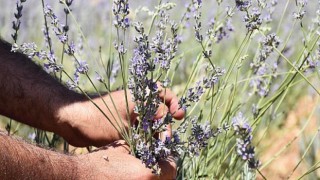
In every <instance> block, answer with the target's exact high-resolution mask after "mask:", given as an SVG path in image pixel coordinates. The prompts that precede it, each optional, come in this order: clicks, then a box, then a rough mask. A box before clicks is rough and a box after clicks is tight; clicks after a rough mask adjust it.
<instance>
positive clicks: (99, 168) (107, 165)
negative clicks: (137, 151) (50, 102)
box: [77, 140, 176, 180]
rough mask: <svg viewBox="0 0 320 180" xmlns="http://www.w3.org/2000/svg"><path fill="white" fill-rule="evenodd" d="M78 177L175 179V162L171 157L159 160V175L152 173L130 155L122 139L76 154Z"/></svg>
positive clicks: (141, 179)
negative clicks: (90, 151) (93, 150)
mask: <svg viewBox="0 0 320 180" xmlns="http://www.w3.org/2000/svg"><path fill="white" fill-rule="evenodd" d="M77 162H78V164H79V166H78V167H79V170H80V172H81V174H80V179H120V180H121V179H132V180H135V179H138V180H144V179H175V177H176V164H175V162H174V160H173V158H172V157H170V158H168V159H167V160H162V161H160V162H159V165H160V168H161V174H160V176H157V175H155V174H153V173H152V170H151V169H148V168H146V167H145V165H144V164H142V162H141V160H139V159H137V158H135V157H134V156H132V155H130V152H129V147H128V146H127V145H126V143H125V142H124V141H123V140H120V141H116V142H114V143H112V144H110V145H108V146H105V147H102V148H100V149H99V150H98V151H95V152H92V153H89V154H86V155H80V156H78V161H77Z"/></svg>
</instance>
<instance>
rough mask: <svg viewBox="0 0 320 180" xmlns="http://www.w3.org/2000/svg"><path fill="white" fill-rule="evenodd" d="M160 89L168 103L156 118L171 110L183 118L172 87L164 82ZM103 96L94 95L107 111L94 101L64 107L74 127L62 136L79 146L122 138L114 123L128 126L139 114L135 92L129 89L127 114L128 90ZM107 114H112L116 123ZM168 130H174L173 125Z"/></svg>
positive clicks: (96, 100) (99, 143) (66, 119)
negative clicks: (132, 92) (135, 111)
mask: <svg viewBox="0 0 320 180" xmlns="http://www.w3.org/2000/svg"><path fill="white" fill-rule="evenodd" d="M159 89H160V93H159V96H160V98H161V99H162V100H163V102H164V104H160V106H159V108H158V111H157V113H156V114H155V117H154V119H160V118H162V117H163V116H164V115H166V113H167V112H170V113H171V114H172V115H173V118H175V119H178V120H179V119H182V118H183V117H184V111H183V110H182V109H179V105H178V98H177V96H176V95H175V94H174V93H173V92H172V91H170V90H169V89H164V88H162V87H161V86H160V87H159ZM102 98H103V100H102ZM102 98H101V97H97V98H95V99H93V102H94V103H95V104H96V106H98V107H99V108H100V109H101V111H103V112H104V113H105V115H104V114H103V113H102V112H101V111H100V110H99V109H98V108H97V107H96V106H95V105H94V104H93V103H92V102H90V101H82V102H78V103H75V104H72V105H70V106H67V107H65V108H64V111H62V112H63V113H61V114H62V115H61V117H63V119H65V120H64V121H62V122H64V124H67V126H70V127H71V128H69V130H68V131H64V132H63V135H62V136H63V137H64V138H65V139H66V140H67V141H68V142H69V143H70V144H72V145H74V146H79V147H81V146H82V147H83V146H89V145H94V146H103V145H106V144H108V143H111V142H113V141H116V140H119V139H122V137H121V135H120V133H119V132H118V131H117V130H116V129H115V128H114V127H113V125H112V124H114V125H115V126H117V124H119V125H122V126H124V127H125V128H128V125H129V122H131V124H133V123H134V122H135V120H136V114H135V113H134V110H133V109H134V106H135V104H134V102H132V100H131V99H132V95H131V94H130V93H129V92H128V93H127V98H128V107H129V109H128V111H129V116H127V109H126V107H127V105H126V99H125V91H124V90H121V91H115V92H112V93H110V94H107V95H104V96H103V97H102ZM103 101H104V102H103ZM112 101H113V102H112ZM113 104H114V105H115V106H116V107H115V106H114V105H113ZM106 105H107V106H106ZM106 117H108V118H109V120H110V121H111V122H112V124H111V123H110V122H109V121H108V119H107V118H106ZM168 128H170V126H169V127H168ZM168 131H169V132H170V129H168Z"/></svg>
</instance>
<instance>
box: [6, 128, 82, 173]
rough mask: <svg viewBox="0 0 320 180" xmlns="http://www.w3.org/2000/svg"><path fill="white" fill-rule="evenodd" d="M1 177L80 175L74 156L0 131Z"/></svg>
mask: <svg viewBox="0 0 320 180" xmlns="http://www.w3.org/2000/svg"><path fill="white" fill-rule="evenodd" d="M0 147H1V148H0V164H1V166H0V177H1V179H79V178H80V177H81V173H80V169H79V168H80V167H79V166H78V165H79V162H78V159H77V157H75V156H67V155H64V154H60V153H56V152H53V151H49V150H46V149H42V148H39V147H36V146H33V145H30V144H27V143H25V142H23V141H21V140H17V139H14V138H12V137H10V136H7V135H6V134H5V133H3V132H0Z"/></svg>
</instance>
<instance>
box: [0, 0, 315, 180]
mask: <svg viewBox="0 0 320 180" xmlns="http://www.w3.org/2000/svg"><path fill="white" fill-rule="evenodd" d="M83 3H84V2H83ZM95 3H98V4H96V5H92V6H88V5H83V4H82V3H80V2H73V1H72V0H60V3H53V2H49V1H48V2H46V1H44V0H42V1H41V3H39V2H37V3H36V2H33V1H27V2H26V1H22V0H20V1H17V3H16V5H15V7H16V9H14V10H15V11H16V12H14V13H12V12H10V13H11V14H14V21H13V23H12V24H11V25H12V28H11V29H10V27H9V25H8V24H9V23H8V22H7V21H0V22H1V23H4V28H3V29H0V33H1V34H0V35H1V36H4V37H7V36H6V35H7V34H8V33H11V36H12V39H11V42H12V43H13V46H12V51H19V52H22V53H24V54H26V55H27V56H28V57H30V58H32V59H34V60H35V61H36V62H38V63H39V64H42V65H43V68H44V69H45V70H46V71H47V72H48V73H50V74H52V75H53V76H55V77H56V78H58V79H59V80H60V81H61V82H62V83H65V84H66V85H67V86H68V87H69V88H70V89H74V90H75V91H79V92H80V93H84V94H86V92H87V91H96V93H98V94H99V95H100V96H101V94H100V92H101V91H106V92H111V91H114V90H116V89H124V91H128V92H130V93H131V95H132V97H133V98H132V99H129V97H128V96H125V97H124V98H125V99H126V102H129V101H133V102H135V109H134V111H135V113H136V114H137V123H136V124H132V125H130V127H131V128H130V129H129V132H126V131H125V130H124V127H123V124H122V123H121V120H119V123H118V124H114V126H115V128H116V129H117V130H119V131H120V133H121V134H122V135H123V138H124V139H125V140H126V141H127V143H128V144H129V145H130V148H131V153H132V155H133V156H135V157H137V158H139V159H141V161H142V163H144V164H145V165H146V167H147V168H150V169H152V170H153V172H154V173H155V174H159V173H161V169H160V168H159V165H158V162H159V161H160V160H161V159H166V158H168V157H169V156H174V157H175V158H176V159H177V165H178V176H177V178H178V179H202V178H203V179H230V178H232V179H233V178H246V179H247V178H248V179H254V178H256V177H260V178H268V177H265V175H264V172H263V169H264V168H265V167H267V166H268V165H269V164H270V162H272V161H273V159H270V161H267V162H261V161H259V154H262V155H263V153H262V152H263V149H259V146H257V145H258V144H261V143H263V140H264V139H266V138H268V137H267V136H268V132H271V131H272V128H273V127H277V126H279V124H280V123H279V122H276V120H278V121H282V122H283V121H285V116H284V117H282V118H279V116H281V114H285V113H286V112H288V111H289V110H290V109H291V107H292V105H290V104H291V103H292V99H296V98H297V97H299V96H301V94H305V93H307V92H308V91H312V93H311V94H312V96H318V95H319V90H318V86H319V84H318V83H317V82H318V81H317V80H318V78H319V74H318V73H319V69H318V68H319V67H318V60H319V56H320V53H319V52H320V45H319V36H320V34H319V25H320V19H319V18H320V12H319V10H318V9H319V7H320V4H319V2H307V1H306V0H304V1H303V0H301V1H298V0H296V1H295V3H293V2H291V1H289V0H287V1H286V2H278V1H276V0H272V1H265V0H258V1H251V0H247V1H246V0H234V1H228V2H226V1H222V0H216V1H212V2H208V1H201V0H189V1H184V2H170V1H162V0H159V1H157V2H156V1H146V3H145V6H141V5H139V3H138V2H129V1H128V0H114V1H113V2H112V3H111V2H103V1H101V2H100V1H97V2H95ZM0 5H2V6H3V7H4V6H11V5H12V2H11V4H10V3H9V2H0ZM83 6H86V8H87V9H88V12H84V10H83V8H81V7H83ZM12 7H13V6H12ZM99 7H103V8H99ZM32 8H34V9H36V10H33V9H32ZM91 8H92V10H91ZM12 9H13V8H12ZM34 13H37V14H38V15H34ZM86 13H91V14H93V15H91V16H90V17H89V21H88V19H86V18H84V17H86V15H87V14H86ZM6 14H7V13H3V14H1V13H0V16H2V15H3V16H5V15H6ZM30 17H37V18H38V20H39V21H38V22H39V23H38V24H36V25H34V26H33V28H30V27H29V24H28V23H25V24H24V21H27V20H28V19H29V18H30ZM87 18H88V17H87ZM40 22H42V23H40ZM90 23H92V24H90ZM8 29H10V31H9V30H8ZM31 31H37V32H41V33H42V34H43V38H42V39H39V38H36V37H35V38H33V35H32V33H31ZM165 88H171V89H173V90H174V91H175V92H176V93H177V94H178V95H179V98H180V100H179V105H180V109H183V110H184V111H185V112H186V115H185V117H184V119H183V121H182V122H177V121H174V119H173V114H170V113H166V115H165V116H164V117H163V118H161V119H156V120H155V119H154V115H155V113H156V111H157V109H158V108H159V106H160V104H161V103H162V99H161V98H160V96H159V93H160V90H163V89H165ZM297 89H299V90H297ZM125 94H126V95H127V93H125ZM114 106H116V104H114ZM127 107H128V104H127ZM113 116H114V117H118V116H117V115H116V114H115V115H113ZM169 124H173V129H174V130H173V133H172V137H166V138H165V139H164V140H160V139H158V138H155V134H158V133H162V132H163V131H165V129H166V126H168V125H169ZM12 126H13V125H12V122H11V120H10V122H9V123H8V125H7V129H8V131H9V132H10V131H12V130H11V129H12ZM17 129H19V128H17ZM301 130H302V131H304V130H305V129H301ZM29 133H30V134H31V135H30V136H29V137H32V139H35V140H36V142H37V143H41V144H47V145H49V146H51V147H56V146H57V144H59V137H57V135H54V134H50V133H47V132H43V131H38V130H36V131H35V133H31V132H30V131H29ZM316 142H317V140H316V139H315V138H313V139H312V141H311V142H310V146H307V147H306V148H304V149H303V150H302V151H303V152H305V154H306V152H307V151H308V150H309V149H310V147H311V144H313V145H314V146H315V147H316ZM287 145H290V142H288V144H287ZM64 149H65V150H66V151H68V145H67V144H66V143H65V144H64ZM260 152H261V153H260ZM305 157H306V155H303V156H301V161H302V160H303V159H304V158H305ZM318 162H319V159H314V160H313V163H312V164H310V165H309V166H308V170H307V171H306V172H305V173H302V174H301V177H304V176H306V175H308V176H310V177H316V176H317V174H316V173H315V170H316V169H317V168H318V164H319V163H318ZM299 165H300V163H298V164H297V165H296V167H298V166H299ZM296 169H297V168H295V169H294V170H293V172H294V171H295V170H296ZM293 172H292V173H290V174H289V175H288V178H289V177H291V175H292V174H293Z"/></svg>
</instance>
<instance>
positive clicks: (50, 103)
mask: <svg viewBox="0 0 320 180" xmlns="http://www.w3.org/2000/svg"><path fill="white" fill-rule="evenodd" d="M82 99H84V97H83V96H81V95H79V94H77V93H75V92H72V91H70V90H68V89H67V88H66V87H64V86H63V85H61V84H60V83H59V82H58V81H56V80H55V79H54V78H52V77H51V76H50V75H49V74H47V73H46V72H45V71H43V70H42V69H41V68H40V67H39V66H38V65H36V64H34V63H33V62H32V61H31V60H30V59H28V58H27V57H26V56H24V55H22V54H20V53H13V52H11V45H9V44H7V43H5V42H3V41H2V40H0V114H2V115H5V116H7V117H10V118H13V119H15V120H18V121H20V122H23V123H25V124H28V125H31V126H33V127H37V128H40V129H43V130H47V131H55V130H56V129H58V131H59V129H60V130H62V129H63V130H67V127H64V125H63V124H60V125H59V126H58V125H57V124H58V123H61V122H59V117H58V114H59V113H58V111H59V110H60V109H61V108H62V107H64V106H67V105H68V104H71V103H73V102H75V101H79V100H82ZM65 126H66V125H65Z"/></svg>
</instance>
